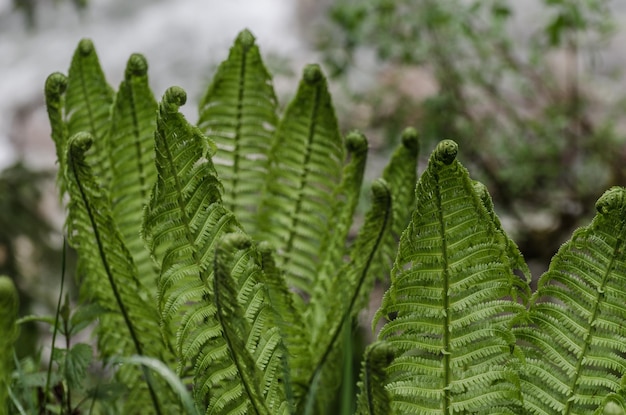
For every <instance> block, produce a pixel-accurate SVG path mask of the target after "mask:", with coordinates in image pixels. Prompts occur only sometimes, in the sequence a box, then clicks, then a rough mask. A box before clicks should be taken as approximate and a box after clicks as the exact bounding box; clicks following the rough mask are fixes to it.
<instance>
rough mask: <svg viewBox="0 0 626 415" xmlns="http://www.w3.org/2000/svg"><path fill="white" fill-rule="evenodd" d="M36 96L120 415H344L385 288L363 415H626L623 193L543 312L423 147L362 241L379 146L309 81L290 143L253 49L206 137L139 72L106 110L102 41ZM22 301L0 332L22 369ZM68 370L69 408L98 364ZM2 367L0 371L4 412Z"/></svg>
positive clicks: (513, 255)
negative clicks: (357, 324)
mask: <svg viewBox="0 0 626 415" xmlns="http://www.w3.org/2000/svg"><path fill="white" fill-rule="evenodd" d="M45 91H46V102H47V108H48V115H49V119H50V123H51V126H52V138H53V140H54V141H55V144H56V146H57V157H58V161H59V167H60V174H59V179H58V183H59V187H60V189H61V193H62V194H65V193H67V196H68V218H67V222H66V227H67V232H68V234H69V241H70V243H71V245H72V246H73V247H74V248H75V249H76V250H77V252H78V257H79V262H78V282H79V285H80V292H81V295H80V301H81V302H87V303H90V302H92V303H96V304H97V305H98V307H99V308H102V309H104V310H106V313H104V314H102V315H101V316H100V318H99V321H98V326H97V327H96V329H95V334H96V335H97V342H98V350H99V353H100V355H101V357H102V358H103V359H104V360H105V361H112V362H129V363H130V364H128V365H123V366H122V367H121V368H120V369H119V370H118V371H117V373H116V376H117V379H118V380H120V381H122V382H123V383H124V384H126V385H127V386H129V387H130V389H131V390H132V391H131V394H130V395H129V396H128V397H126V399H125V400H124V402H123V403H122V404H121V405H120V408H123V411H124V413H146V412H147V413H163V414H165V413H180V411H181V410H182V409H181V408H182V407H181V406H180V402H179V400H180V399H182V400H183V404H184V406H185V408H187V409H186V410H188V411H190V412H194V411H195V408H191V407H192V406H193V405H192V403H191V402H190V399H191V398H190V396H193V398H192V399H193V401H194V403H195V406H196V407H197V408H198V410H199V412H200V413H206V414H215V415H235V414H247V413H256V414H292V413H298V414H301V413H302V414H307V415H308V414H324V413H329V412H332V406H331V402H332V400H333V397H334V395H335V393H336V391H337V389H338V386H339V380H340V379H341V378H342V377H343V378H344V379H345V378H347V377H346V376H341V375H339V373H340V371H341V370H342V367H344V366H345V365H343V364H342V361H341V360H342V358H343V357H344V353H343V352H344V351H343V350H342V349H343V347H344V344H345V342H343V341H341V340H340V339H341V338H342V334H346V333H348V330H349V329H350V328H351V324H352V322H353V321H354V319H355V318H356V317H357V315H358V313H359V312H360V310H361V309H363V308H364V307H365V306H366V304H367V300H368V293H369V292H370V291H371V288H372V286H373V284H374V281H375V280H376V278H379V279H380V278H381V277H384V276H386V275H387V274H388V273H389V271H390V274H391V275H390V278H391V286H390V288H389V290H388V291H387V292H386V294H385V296H384V298H383V304H382V306H381V308H380V310H378V312H377V315H376V319H375V321H374V325H376V323H377V321H378V320H380V319H381V318H384V319H385V320H386V322H385V324H384V326H383V327H382V329H381V330H380V332H379V333H378V341H377V342H376V343H374V344H373V345H371V346H369V347H368V348H367V349H366V353H365V356H364V359H363V364H362V371H361V378H360V382H359V387H360V393H359V396H358V398H357V413H358V414H359V415H365V414H370V415H372V414H381V415H382V414H392V413H398V414H400V413H410V414H428V415H436V414H440V415H450V414H454V413H467V414H470V413H471V414H528V413H530V414H541V415H544V414H550V415H556V414H594V415H599V414H611V413H615V414H617V413H621V414H623V413H624V412H625V411H624V408H625V407H626V404H625V402H626V399H625V396H626V395H625V394H624V390H625V388H624V382H625V381H624V379H626V358H625V357H624V356H625V355H626V346H624V345H625V344H626V342H625V341H624V340H625V339H626V331H625V329H624V327H625V326H626V307H625V306H624V299H625V298H626V292H625V289H624V287H625V286H626V281H624V279H623V277H622V276H623V275H625V274H626V265H625V264H626V258H624V251H625V250H624V246H623V243H624V240H625V238H624V229H623V227H624V219H623V218H624V217H625V215H626V207H625V206H626V189H624V188H613V189H611V190H610V191H608V192H607V193H606V194H605V195H604V196H602V197H601V198H600V200H599V201H598V203H597V209H598V213H597V215H596V217H595V218H594V220H593V222H592V223H591V225H589V226H588V227H586V228H582V229H580V230H578V231H577V232H576V233H575V234H574V236H573V238H572V240H571V241H569V242H567V243H566V244H565V245H563V247H562V248H561V250H560V251H559V253H558V254H557V255H556V256H555V258H554V260H553V262H552V264H551V266H550V269H549V271H548V272H547V273H546V274H545V275H544V276H542V277H541V279H540V282H539V288H538V291H537V292H536V293H534V294H532V295H531V293H530V288H529V282H530V272H529V269H528V266H527V265H526V263H525V262H524V260H523V257H522V255H521V253H520V251H519V249H518V247H517V245H516V244H515V242H514V241H513V240H512V239H511V238H509V236H508V235H507V234H506V233H505V232H504V230H503V228H502V225H501V223H500V220H499V219H498V217H497V215H496V214H495V211H494V207H493V203H492V200H491V197H490V196H489V193H488V191H487V189H486V188H485V186H483V185H482V184H480V183H478V182H475V181H472V180H471V179H470V177H469V174H468V172H467V170H466V169H465V168H464V167H463V166H462V165H461V163H460V162H459V161H458V160H457V159H456V158H457V152H458V148H457V145H456V144H455V143H454V142H452V141H449V140H446V141H442V142H441V143H440V144H439V145H438V146H437V148H436V149H435V150H434V152H433V153H432V155H431V157H430V159H429V162H428V166H427V168H426V170H425V171H424V173H423V174H422V176H421V177H420V178H419V180H418V179H417V171H416V170H417V169H416V164H417V156H418V153H419V151H418V150H419V145H418V135H417V132H416V131H415V130H413V129H407V130H405V131H404V133H403V136H402V143H401V144H400V145H399V146H398V148H397V149H396V150H395V152H394V153H393V155H392V157H391V161H390V163H389V164H388V166H387V167H386V168H385V170H384V172H383V175H382V176H383V177H382V179H381V180H377V181H374V183H373V185H372V195H373V197H372V199H373V200H372V206H371V208H370V209H369V210H368V212H367V214H366V215H365V220H364V224H363V226H362V227H361V229H360V230H359V231H358V233H357V236H356V239H355V240H354V241H353V242H352V243H349V241H348V240H349V239H350V236H349V233H350V228H351V227H352V226H353V219H354V216H355V211H356V206H357V203H358V200H359V197H360V191H361V187H362V182H363V172H364V168H365V163H366V158H367V140H366V139H365V137H364V136H363V135H362V134H360V133H358V132H353V133H350V134H348V135H347V136H346V138H345V139H343V138H342V137H341V135H340V134H339V129H338V126H337V120H336V118H335V114H334V111H333V108H332V102H331V98H330V95H329V93H328V90H327V85H326V80H325V79H324V76H323V74H322V72H321V70H320V68H319V67H318V66H316V65H309V66H307V67H306V68H305V70H304V76H303V79H302V81H301V82H300V85H299V88H298V92H297V94H296V96H295V98H294V99H293V100H292V102H291V103H290V104H289V105H288V106H287V109H286V110H285V113H284V114H283V116H282V118H281V119H280V121H278V116H277V114H276V108H277V102H276V98H275V95H274V91H273V88H272V85H271V77H270V75H269V74H268V72H267V70H266V69H265V67H264V66H263V62H262V59H261V55H260V52H259V50H258V48H257V46H256V45H255V41H254V37H253V36H252V34H251V33H250V32H248V31H243V32H241V33H240V34H239V36H238V37H237V40H236V41H235V44H234V46H233V47H232V48H231V51H230V54H229V57H228V59H227V60H226V61H225V62H224V63H222V64H221V65H220V67H219V69H218V71H217V74H216V75H215V78H214V80H213V82H212V83H211V85H210V86H209V88H208V89H207V91H206V94H205V96H204V98H203V100H202V103H201V105H200V121H199V126H194V125H193V124H191V123H190V122H188V121H187V119H185V117H184V116H183V115H182V114H181V113H180V107H181V106H182V105H183V104H184V103H185V101H186V98H187V95H186V93H185V92H184V91H183V90H182V89H181V88H178V87H171V88H169V89H168V90H167V91H166V92H165V94H164V96H163V98H162V100H161V102H160V103H157V102H156V100H155V99H154V96H153V94H152V92H151V90H150V88H149V86H148V77H147V63H146V61H145V59H144V58H143V57H142V56H141V55H137V54H135V55H132V56H131V58H130V59H129V62H128V65H127V69H126V74H125V77H124V81H123V82H122V83H121V85H120V87H119V89H118V91H117V92H114V91H113V90H112V89H111V88H110V87H109V86H108V84H107V83H106V80H105V79H104V76H103V74H102V70H101V68H100V65H99V62H98V58H97V56H96V53H95V49H94V48H93V45H92V44H91V42H90V41H88V40H82V41H81V42H80V44H79V46H78V48H77V51H76V53H75V54H74V57H73V59H72V64H71V67H70V71H69V77H67V78H66V77H65V76H64V75H62V74H60V73H54V74H52V75H51V76H50V77H49V78H48V80H47V81H46V90H45ZM416 182H417V186H415V183H416ZM407 224H408V226H407ZM398 238H399V239H400V242H399V245H397V240H398ZM396 248H397V249H396ZM3 281H5V280H4V279H1V278H0V297H2V294H3V293H4V294H6V292H8V291H7V290H6V289H5V288H6V287H5V286H6V284H4V285H3ZM9 291H11V290H9ZM11 295H12V294H11ZM11 295H9V296H8V297H6V296H5V297H6V298H9V297H11ZM11 298H13V297H11ZM12 301H13V300H11V299H10V298H9V303H10V304H9V305H8V306H6V305H5V306H4V310H5V312H4V313H2V315H0V320H1V323H2V324H0V325H1V326H2V330H3V333H9V335H6V334H5V335H4V336H1V339H0V340H2V341H5V342H8V343H6V344H5V346H6V347H7V348H10V347H11V345H10V343H12V342H13V340H14V337H12V336H14V334H15V331H14V327H15V326H14V323H13V321H14V317H15V316H14V310H13V307H14V305H15V303H14V302H12ZM0 303H1V301H0ZM9 309H10V310H9ZM7 310H9V311H8V313H7V312H6V311H7ZM3 344H4V343H3ZM68 349H69V350H67V351H64V352H60V353H61V354H60V355H59V356H66V357H68V356H70V357H71V356H74V355H76V356H74V357H75V358H76V359H75V362H74V363H79V367H77V368H74V369H72V376H66V377H67V379H68V385H69V386H70V387H78V386H79V381H80V379H79V376H77V375H78V374H81V373H82V371H83V370H84V369H85V367H86V365H87V363H88V362H89V356H88V355H89V350H90V349H89V347H87V346H85V345H80V344H79V345H77V346H75V347H74V348H68ZM3 350H4V349H3ZM63 353H64V354H63ZM120 355H121V356H120ZM130 355H139V356H134V357H129V356H130ZM3 356H6V354H5V355H3ZM74 357H72V359H73V358H74ZM67 362H68V361H67V360H66V363H67ZM160 362H162V363H160ZM71 363H72V362H69V363H67V365H70V364H71ZM10 364H11V362H9V361H8V360H6V361H3V362H0V388H2V389H0V401H1V400H2V396H4V395H2V393H4V391H5V390H6V388H4V386H3V385H5V384H6V382H7V379H8V375H7V374H8V371H9V365H10ZM67 365H66V366H67ZM135 365H142V367H144V369H143V370H141V371H140V370H137V369H136V368H135ZM148 367H150V368H153V369H156V370H157V372H158V373H160V374H164V377H160V376H154V374H153V373H152V372H151V371H149V370H148ZM172 369H173V370H175V371H176V375H177V376H178V377H179V378H180V379H178V380H177V379H173V376H172ZM66 372H68V373H69V369H68V368H66ZM3 382H4V383H3ZM165 382H167V383H169V384H170V385H173V387H174V389H175V390H176V392H175V393H174V392H173V391H172V388H171V387H169V386H168V385H166V383H165ZM185 388H188V389H189V391H190V393H189V394H188V393H187V392H186V391H185V390H184V389H185ZM12 398H13V397H12ZM13 400H14V401H15V399H13ZM15 403H16V407H18V408H19V406H18V405H19V404H18V403H17V402H15ZM29 408H30V406H29ZM2 409H3V408H2V407H0V411H1V410H2Z"/></svg>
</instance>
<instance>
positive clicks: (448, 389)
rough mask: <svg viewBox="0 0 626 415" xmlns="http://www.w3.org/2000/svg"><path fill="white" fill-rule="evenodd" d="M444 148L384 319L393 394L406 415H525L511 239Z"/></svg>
mask: <svg viewBox="0 0 626 415" xmlns="http://www.w3.org/2000/svg"><path fill="white" fill-rule="evenodd" d="M456 155H457V145H456V143H454V142H452V141H449V140H446V141H442V142H441V143H439V145H438V146H437V148H436V149H435V151H434V152H433V154H432V155H431V157H430V161H429V165H428V168H427V169H426V171H425V172H424V173H423V175H422V177H421V178H420V180H419V182H418V185H417V189H416V198H417V207H416V209H415V211H414V213H413V218H412V221H411V223H410V225H409V227H408V228H407V230H406V231H405V232H404V233H403V234H402V238H401V241H400V246H399V252H398V256H397V258H396V262H395V264H394V267H393V270H392V275H391V287H390V289H389V291H388V292H387V293H386V295H385V297H384V299H383V304H382V306H381V309H380V310H379V311H378V313H377V318H380V317H381V316H388V317H389V318H390V319H391V320H390V321H388V322H387V323H386V324H385V326H384V327H383V328H382V330H381V331H380V333H379V339H380V340H384V341H387V342H388V343H389V344H390V345H391V346H392V347H393V349H394V352H395V354H396V358H395V359H394V361H393V362H392V363H391V364H390V365H389V367H388V369H387V374H388V376H389V382H388V384H387V386H386V387H387V390H388V391H389V393H390V395H391V397H392V408H393V409H394V410H395V411H397V412H399V413H412V414H432V415H435V414H441V415H449V414H452V413H455V412H463V413H519V408H520V406H519V405H520V399H519V395H520V392H519V386H518V382H517V377H516V373H515V371H514V370H513V369H512V368H509V367H507V365H508V364H509V363H510V362H511V360H512V359H515V357H512V356H511V348H512V347H514V342H515V339H514V338H513V336H512V335H511V334H510V332H509V326H510V324H511V321H512V319H513V318H514V317H515V316H516V315H517V314H518V313H521V312H523V311H524V309H523V307H522V306H520V305H518V304H517V303H515V302H514V301H511V300H510V299H508V298H510V295H511V291H512V290H513V287H515V286H517V284H516V283H514V280H515V279H516V278H518V277H516V276H515V275H514V274H513V272H512V269H511V267H510V264H509V263H508V261H503V258H502V256H503V255H502V252H506V251H505V249H506V240H505V238H504V237H503V234H502V233H501V232H500V231H499V230H497V229H496V227H495V224H494V222H493V221H492V218H491V217H490V215H489V213H488V212H487V210H486V209H485V206H484V205H483V203H482V201H481V200H480V198H479V197H478V195H477V194H476V192H475V190H474V188H473V183H472V181H471V180H470V178H469V176H468V173H467V170H465V168H464V167H463V166H462V165H461V164H460V163H459V162H458V161H457V160H456Z"/></svg>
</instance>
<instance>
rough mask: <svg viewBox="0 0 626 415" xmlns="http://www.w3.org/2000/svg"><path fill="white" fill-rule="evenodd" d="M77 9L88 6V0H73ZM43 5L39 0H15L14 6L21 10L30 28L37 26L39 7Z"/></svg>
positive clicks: (59, 0) (58, 1)
mask: <svg viewBox="0 0 626 415" xmlns="http://www.w3.org/2000/svg"><path fill="white" fill-rule="evenodd" d="M61 1H62V0H55V3H60V2H61ZM71 2H72V4H73V5H74V7H75V8H76V10H78V11H80V10H83V9H84V8H85V7H87V4H88V3H89V1H88V0H71ZM40 5H41V2H38V1H37V0H13V7H14V9H15V10H17V11H19V12H21V13H22V14H23V15H24V19H25V20H26V25H27V26H28V27H29V28H31V29H32V28H34V27H36V26H37V7H39V6H40Z"/></svg>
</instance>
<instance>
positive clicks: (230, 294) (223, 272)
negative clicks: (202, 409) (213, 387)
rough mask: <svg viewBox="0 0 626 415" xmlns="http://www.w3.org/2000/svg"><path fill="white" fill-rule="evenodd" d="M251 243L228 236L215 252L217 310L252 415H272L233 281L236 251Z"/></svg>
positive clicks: (248, 329)
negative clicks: (249, 346)
mask: <svg viewBox="0 0 626 415" xmlns="http://www.w3.org/2000/svg"><path fill="white" fill-rule="evenodd" d="M250 246H251V241H250V239H249V238H248V237H247V236H246V235H244V234H241V233H239V234H237V233H233V234H228V235H226V236H224V237H223V238H222V239H221V240H220V243H219V244H218V247H217V249H216V251H215V262H214V269H215V278H214V279H213V283H214V293H215V294H214V295H215V304H216V306H217V316H218V319H219V322H220V325H221V326H222V333H223V337H224V340H225V341H226V345H227V347H228V350H229V352H230V356H231V358H232V359H233V362H234V363H235V365H236V367H237V373H238V375H239V378H240V379H241V383H242V386H243V389H244V390H245V395H246V396H247V398H248V400H249V401H250V404H251V412H252V413H256V414H259V415H263V414H267V415H269V414H270V412H269V409H268V408H267V406H266V404H265V400H264V399H263V393H262V391H261V390H260V386H261V381H260V379H261V374H260V373H259V371H258V369H257V367H256V363H255V362H254V361H253V360H252V356H251V355H250V353H249V352H248V350H247V349H246V345H245V343H244V339H245V338H246V337H247V334H248V333H250V328H249V327H247V326H248V324H247V323H248V322H247V321H246V319H245V318H244V315H243V311H242V310H241V307H240V305H239V303H238V302H237V294H238V293H237V291H236V290H235V289H234V284H233V282H232V280H231V267H232V265H233V264H232V263H233V262H234V261H235V255H236V251H241V250H244V249H246V248H250Z"/></svg>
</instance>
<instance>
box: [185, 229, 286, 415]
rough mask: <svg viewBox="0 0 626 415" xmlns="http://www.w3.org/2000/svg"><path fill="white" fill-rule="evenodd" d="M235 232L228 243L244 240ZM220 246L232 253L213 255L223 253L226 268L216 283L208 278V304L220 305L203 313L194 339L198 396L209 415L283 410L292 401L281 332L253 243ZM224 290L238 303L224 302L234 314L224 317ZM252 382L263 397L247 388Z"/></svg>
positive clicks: (223, 265) (284, 411)
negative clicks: (204, 401)
mask: <svg viewBox="0 0 626 415" xmlns="http://www.w3.org/2000/svg"><path fill="white" fill-rule="evenodd" d="M234 235H236V236H234ZM234 235H231V236H228V238H227V241H228V240H234V241H235V242H236V241H238V240H239V241H241V240H243V241H244V242H245V241H247V240H248V238H247V236H245V234H243V233H238V234H234ZM221 246H222V248H223V249H224V250H226V251H228V250H229V249H230V252H225V253H222V254H219V253H218V252H216V254H215V255H216V258H218V256H219V255H222V258H226V257H227V261H226V263H224V264H222V265H221V266H222V268H224V267H226V268H224V269H220V270H218V269H217V268H216V269H215V270H216V271H215V272H216V273H217V272H222V273H228V278H226V277H225V276H224V275H222V276H221V278H222V279H221V280H220V281H216V280H215V279H211V280H209V281H208V282H207V283H208V284H212V288H214V289H211V290H210V297H209V298H207V299H206V301H207V303H208V304H210V305H211V306H213V305H214V304H218V303H220V304H222V305H221V306H220V305H217V306H213V310H212V313H207V314H206V319H205V326H206V327H207V328H206V329H205V331H204V333H203V335H201V336H198V337H196V339H194V342H195V343H197V344H199V346H200V347H198V350H199V352H198V356H197V358H196V367H195V373H196V375H195V381H194V383H195V385H197V386H198V388H197V395H199V396H200V397H203V396H204V397H205V398H203V399H207V398H208V406H207V413H211V414H231V413H250V412H261V413H263V412H265V407H267V409H268V410H269V411H270V413H272V414H282V413H287V412H288V410H289V408H290V405H289V402H288V401H287V400H286V395H287V392H286V391H285V386H284V384H285V382H286V379H288V378H289V374H288V373H287V371H286V370H285V369H286V368H285V366H284V364H285V362H284V354H283V353H284V347H282V338H281V330H280V327H278V325H277V324H276V319H275V316H274V314H273V312H272V309H271V308H270V307H269V301H268V297H267V292H266V290H265V289H264V288H263V286H262V285H261V284H260V281H262V280H263V279H264V277H263V272H262V269H261V267H260V266H259V264H258V262H257V261H256V260H255V258H257V253H256V251H255V249H254V248H253V247H247V248H246V246H248V244H247V242H245V243H243V245H242V247H243V248H244V249H239V250H236V249H235V248H236V246H238V245H237V244H234V245H232V244H230V243H227V244H226V245H221ZM218 259H219V258H218ZM215 278H218V276H217V274H216V277H215ZM226 284H228V285H229V286H228V287H226V286H225V285H226ZM210 288H211V287H210ZM217 290H221V291H217ZM228 293H230V297H233V296H236V301H237V304H235V303H234V302H233V301H234V300H232V298H231V300H230V301H229V302H228V304H230V305H228V304H226V306H227V307H229V309H231V313H235V314H236V315H232V314H229V316H230V318H229V319H228V321H226V320H225V319H224V318H223V316H220V314H219V313H220V312H226V313H227V314H228V313H229V312H228V310H225V307H224V304H223V301H224V300H223V299H224V298H225V297H224V296H225V295H228ZM235 293H236V294H235ZM220 309H221V310H222V311H220ZM232 310H234V311H232ZM239 317H243V319H239ZM215 324H217V329H215V328H214V326H215ZM209 327H210V328H209ZM233 336H235V337H233ZM200 342H201V343H200ZM248 356H250V358H251V359H249V358H248ZM242 371H243V372H242ZM256 384H258V386H256V387H259V388H260V389H259V391H261V393H262V395H259V394H258V393H257V391H256V389H255V390H254V391H252V390H251V389H250V388H251V387H255V386H253V385H256ZM260 399H262V400H263V401H264V402H265V404H262V403H261V400H260Z"/></svg>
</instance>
